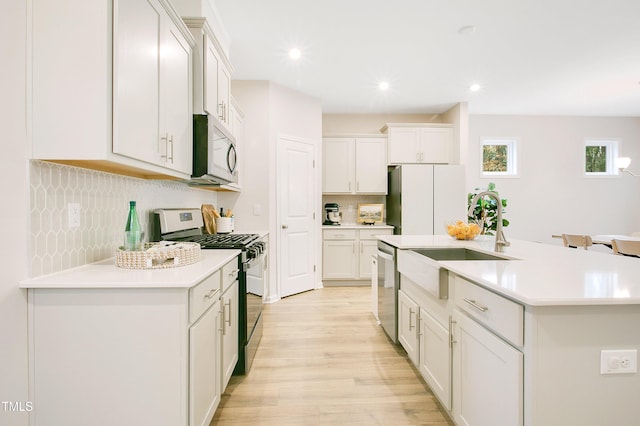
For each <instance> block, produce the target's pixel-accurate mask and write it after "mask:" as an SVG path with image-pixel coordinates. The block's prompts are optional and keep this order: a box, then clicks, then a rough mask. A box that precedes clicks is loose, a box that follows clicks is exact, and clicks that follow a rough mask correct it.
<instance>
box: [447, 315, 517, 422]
mask: <svg viewBox="0 0 640 426" xmlns="http://www.w3.org/2000/svg"><path fill="white" fill-rule="evenodd" d="M453 325H454V327H453V341H454V344H453V418H454V420H455V422H456V423H457V424H458V425H470V426H474V425H478V426H483V425H492V426H501V425H503V426H518V425H522V424H523V386H524V384H523V355H522V352H520V351H518V350H517V349H515V348H513V347H512V346H511V345H509V344H507V343H505V342H504V341H503V340H502V339H500V338H499V337H497V336H496V335H495V334H493V333H492V332H490V331H489V330H487V329H486V328H484V327H483V326H482V325H480V324H479V323H477V322H476V321H474V320H472V319H471V318H469V317H467V316H466V315H465V314H463V313H461V312H460V311H458V310H455V311H454V313H453Z"/></svg>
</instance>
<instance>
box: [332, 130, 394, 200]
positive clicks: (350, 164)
mask: <svg viewBox="0 0 640 426" xmlns="http://www.w3.org/2000/svg"><path fill="white" fill-rule="evenodd" d="M386 150H387V147H386V139H385V138H380V137H377V138H374V137H362V138H360V137H358V138H337V137H336V138H324V139H323V157H322V161H323V185H322V192H323V193H325V194H386V193H387V151H386Z"/></svg>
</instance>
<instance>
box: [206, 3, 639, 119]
mask: <svg viewBox="0 0 640 426" xmlns="http://www.w3.org/2000/svg"><path fill="white" fill-rule="evenodd" d="M215 5H216V8H217V9H218V12H219V14H220V17H221V20H222V22H223V23H224V26H225V28H226V31H227V33H228V35H229V37H230V39H231V45H230V59H231V62H232V63H233V65H234V68H235V71H234V73H233V76H232V78H233V79H238V80H271V81H273V82H276V83H278V84H281V85H284V86H287V87H290V88H293V89H296V90H298V91H300V92H303V93H306V94H308V95H311V96H313V97H315V98H317V99H319V100H320V101H321V102H322V109H323V112H325V113H363V114H371V113H439V112H443V111H445V110H447V109H448V108H449V107H451V106H453V105H455V104H456V103H458V102H462V101H467V102H468V104H469V112H470V113H471V114H541V115H601V116H640V0H582V1H581V0H396V1H382V0H269V1H267V0H215ZM467 25H473V26H475V27H476V29H475V31H474V32H473V33H471V34H466V35H464V34H463V35H460V34H459V33H458V30H459V29H460V28H461V27H464V26H467ZM294 46H297V47H299V48H300V49H301V50H302V55H303V56H302V58H301V59H300V60H298V61H297V62H293V61H291V60H290V59H289V58H288V55H287V52H288V50H289V49H290V48H291V47H294ZM381 80H387V81H388V82H389V84H390V89H389V90H388V91H386V92H380V91H379V90H377V84H378V82H379V81H381ZM476 82H477V83H479V84H481V85H482V89H481V90H480V91H478V92H475V93H471V92H469V90H468V87H469V85H471V84H472V83H476Z"/></svg>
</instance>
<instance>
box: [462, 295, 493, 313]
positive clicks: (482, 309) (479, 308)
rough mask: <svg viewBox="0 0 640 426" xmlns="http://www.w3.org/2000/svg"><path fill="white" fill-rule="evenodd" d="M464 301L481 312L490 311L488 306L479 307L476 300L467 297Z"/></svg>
mask: <svg viewBox="0 0 640 426" xmlns="http://www.w3.org/2000/svg"><path fill="white" fill-rule="evenodd" d="M464 301H465V302H467V303H468V304H470V305H471V306H473V307H474V308H476V309H477V310H479V311H480V312H487V311H488V310H489V308H487V307H486V306H482V305H478V303H477V302H476V301H475V300H471V299H467V298H466V297H465V298H464Z"/></svg>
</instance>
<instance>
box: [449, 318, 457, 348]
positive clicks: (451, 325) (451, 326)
mask: <svg viewBox="0 0 640 426" xmlns="http://www.w3.org/2000/svg"><path fill="white" fill-rule="evenodd" d="M455 324H457V322H456V321H454V320H453V319H452V318H451V317H449V348H453V344H454V343H458V342H457V341H456V339H455V336H454V335H453V326H454V325H455Z"/></svg>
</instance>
